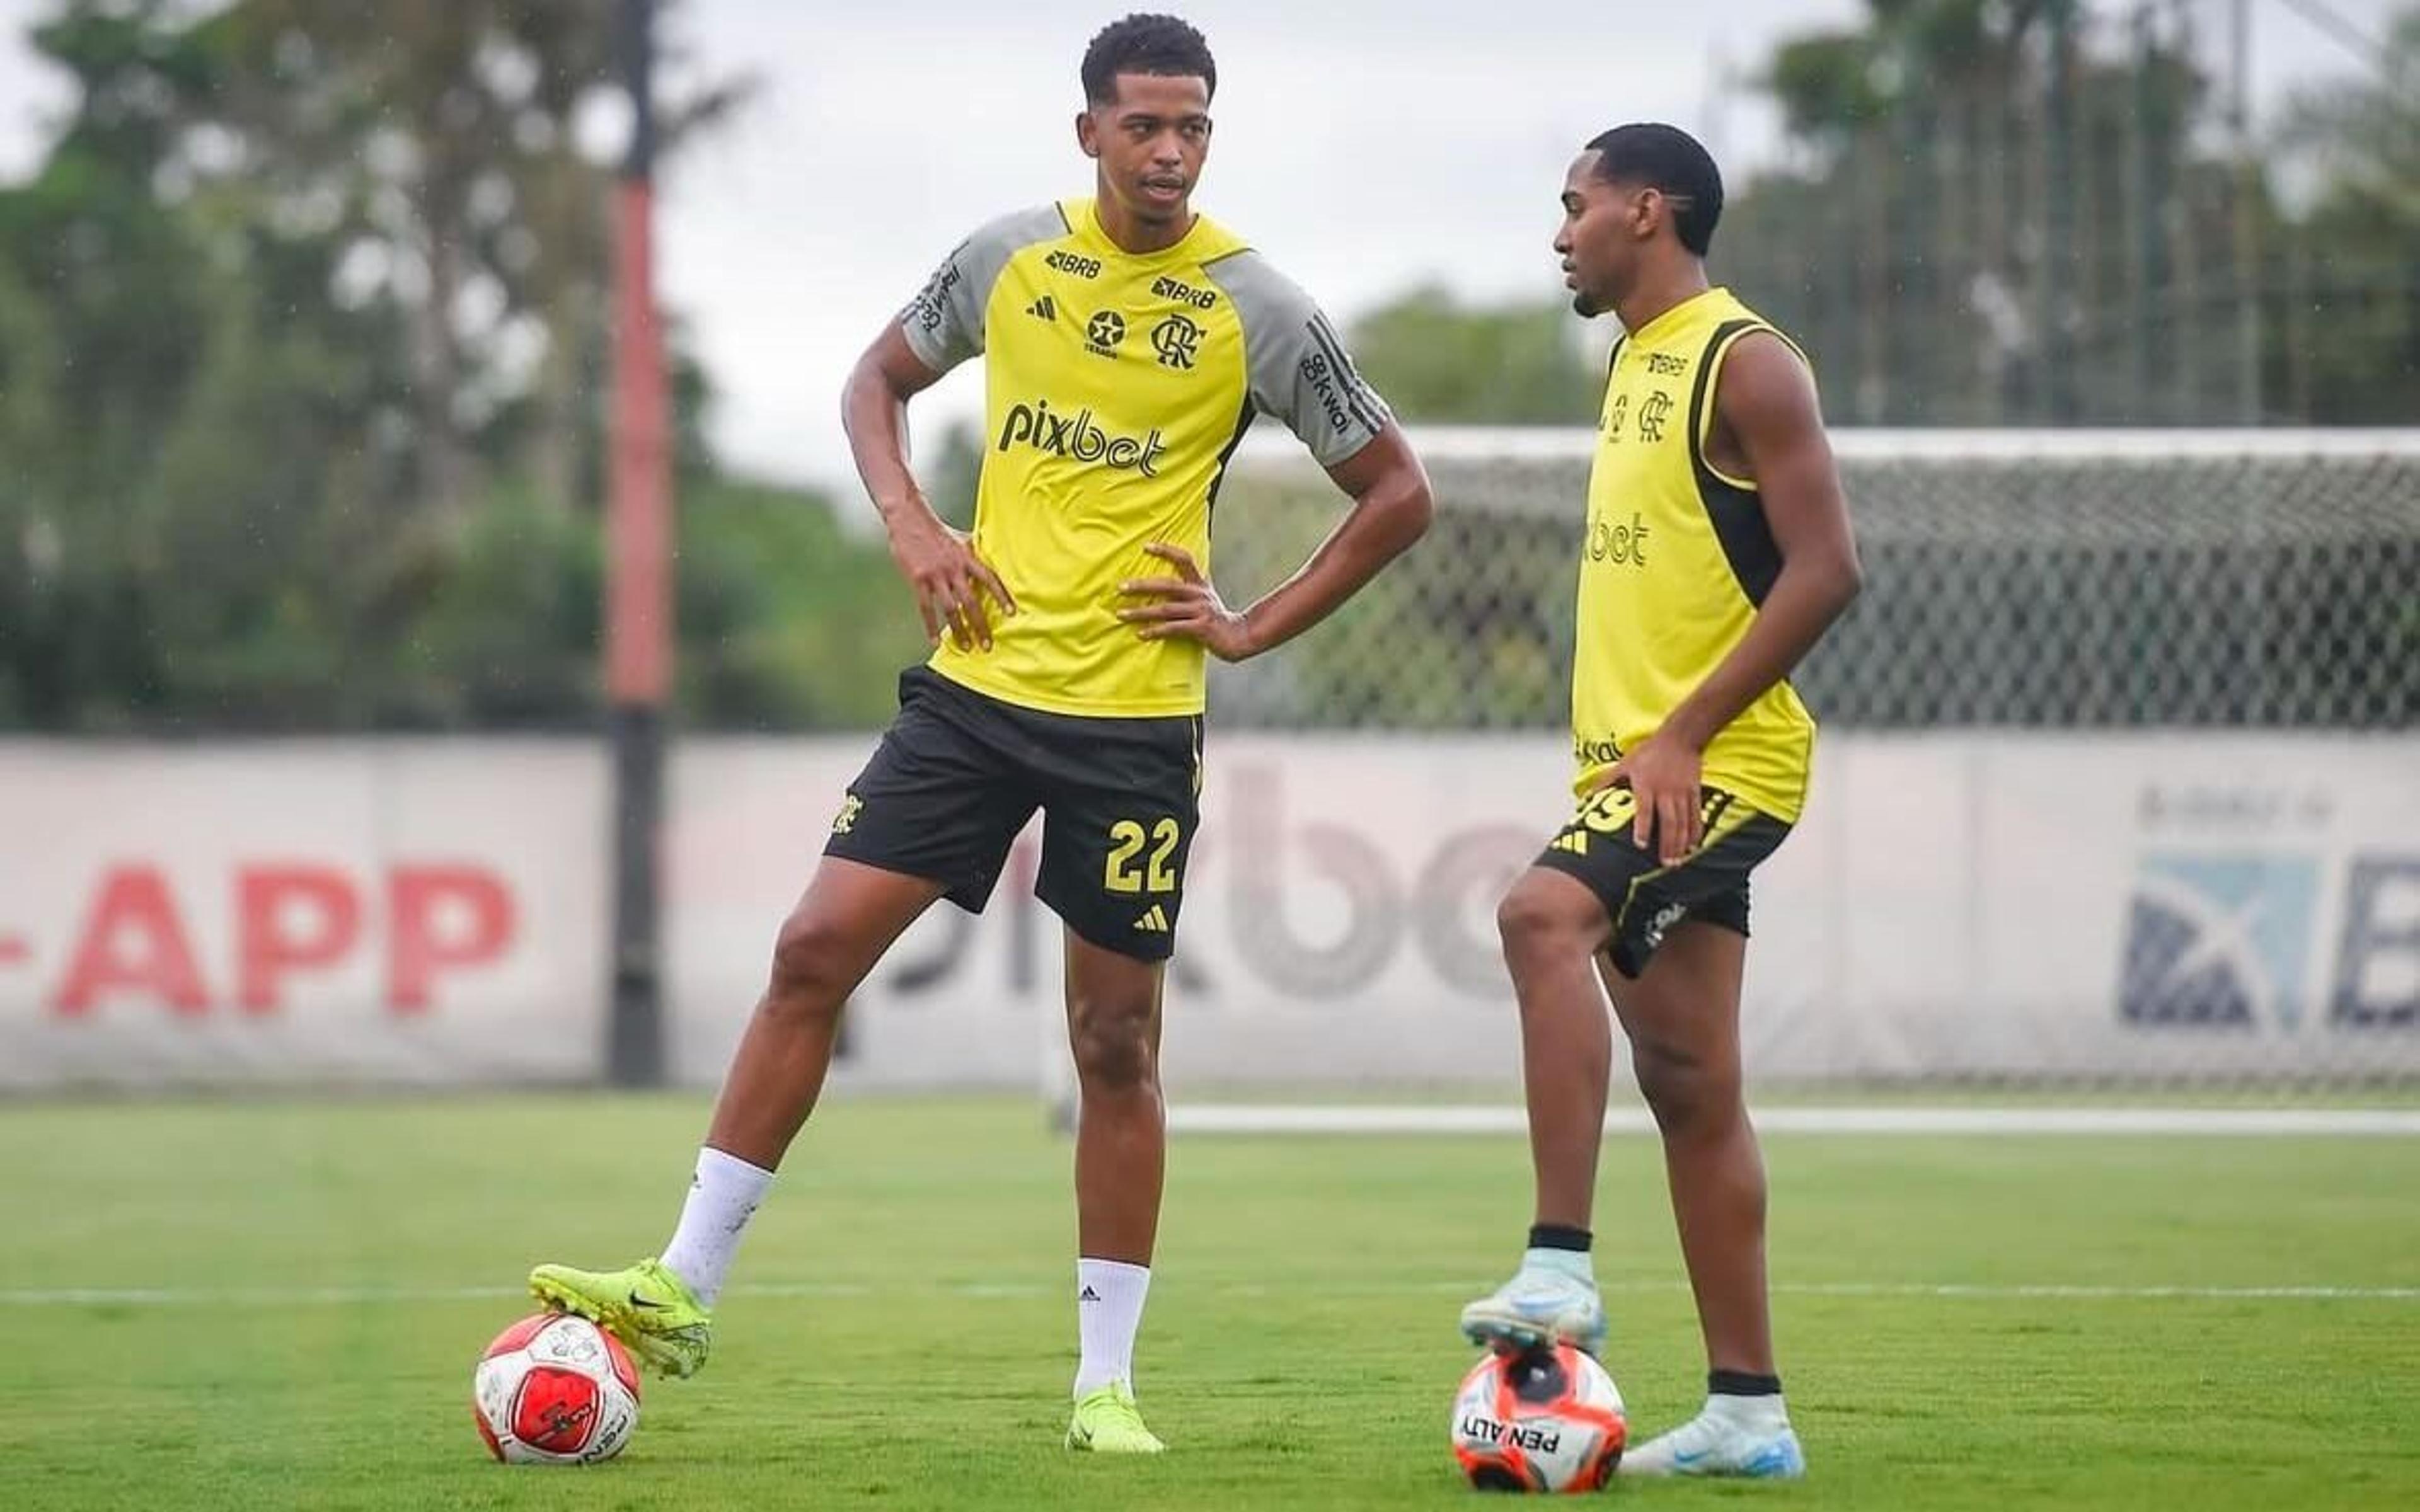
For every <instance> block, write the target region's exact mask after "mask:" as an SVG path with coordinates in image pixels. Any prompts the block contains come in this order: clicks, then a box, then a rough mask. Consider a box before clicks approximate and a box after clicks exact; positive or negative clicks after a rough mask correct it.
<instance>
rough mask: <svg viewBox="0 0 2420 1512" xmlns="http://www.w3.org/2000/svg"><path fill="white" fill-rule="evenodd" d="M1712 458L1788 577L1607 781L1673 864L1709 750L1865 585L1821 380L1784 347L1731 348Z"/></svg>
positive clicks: (1759, 337)
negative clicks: (1630, 798) (1755, 507)
mask: <svg viewBox="0 0 2420 1512" xmlns="http://www.w3.org/2000/svg"><path fill="white" fill-rule="evenodd" d="M1707 450H1708V452H1709V454H1710V456H1711V459H1712V460H1714V462H1715V463H1717V464H1718V465H1720V466H1722V467H1724V468H1725V470H1726V471H1745V473H1746V475H1747V476H1748V477H1750V478H1752V479H1754V480H1755V482H1756V485H1757V492H1758V494H1759V496H1760V497H1761V499H1762V500H1763V502H1764V515H1765V522H1766V524H1767V525H1768V526H1769V527H1770V528H1771V530H1772V532H1773V539H1774V544H1775V545H1776V546H1777V547H1778V548H1780V550H1781V570H1780V572H1779V574H1778V575H1776V578H1775V579H1774V583H1773V587H1772V589H1771V590H1770V591H1769V592H1767V593H1766V594H1765V597H1764V602H1763V603H1762V604H1761V605H1759V606H1758V608H1757V614H1756V622H1755V624H1753V625H1750V626H1749V628H1748V632H1747V634H1746V635H1745V636H1743V637H1741V639H1740V642H1739V644H1738V645H1736V646H1733V647H1732V648H1731V650H1730V655H1729V656H1725V657H1724V658H1723V659H1722V661H1721V663H1720V664H1719V665H1717V666H1716V667H1715V668H1714V671H1713V672H1711V673H1709V674H1708V675H1707V677H1706V680H1705V681H1704V682H1702V683H1700V684H1699V685H1698V687H1697V688H1696V689H1695V690H1693V691H1692V692H1691V693H1690V694H1689V696H1688V697H1687V698H1685V699H1683V700H1682V701H1681V703H1680V706H1679V707H1677V708H1675V709H1674V710H1673V711H1672V714H1671V716H1670V717H1668V718H1667V719H1666V720H1665V721H1664V724H1663V727H1662V728H1661V729H1659V730H1658V731H1657V732H1656V733H1655V734H1654V735H1653V736H1652V737H1651V738H1650V739H1649V740H1648V741H1646V742H1644V743H1642V744H1641V745H1640V746H1639V748H1637V750H1635V751H1633V752H1632V753H1631V754H1630V755H1628V756H1626V757H1624V758H1623V759H1622V760H1621V762H1619V763H1617V764H1615V766H1614V768H1613V770H1612V771H1611V772H1609V773H1607V774H1606V780H1607V781H1614V780H1622V781H1626V782H1627V783H1628V784H1629V785H1630V787H1631V788H1632V790H1633V792H1634V793H1635V794H1636V795H1637V812H1638V818H1637V826H1636V828H1635V829H1634V831H1633V833H1634V835H1635V836H1636V838H1637V841H1638V842H1639V843H1640V844H1642V845H1643V844H1646V843H1648V842H1649V837H1650V834H1651V832H1652V834H1653V835H1654V836H1655V843H1656V846H1657V850H1658V852H1659V853H1660V855H1661V857H1662V858H1663V860H1664V861H1665V862H1666V863H1667V864H1671V863H1674V862H1677V861H1679V860H1680V859H1681V858H1682V857H1683V856H1685V855H1687V854H1688V853H1689V852H1690V851H1692V850H1694V849H1696V848H1697V845H1698V843H1699V841H1700V840H1701V839H1702V838H1703V837H1702V835H1701V833H1700V829H1699V825H1700V817H1699V807H1698V779H1699V757H1700V756H1701V754H1702V753H1703V752H1704V750H1705V748H1706V745H1707V743H1708V742H1710V741H1712V740H1713V739H1714V735H1715V734H1716V733H1717V732H1719V731H1721V730H1722V729H1723V727H1725V726H1726V725H1728V724H1730V722H1731V721H1732V720H1733V719H1736V718H1738V717H1740V714H1741V712H1742V711H1743V710H1745V709H1746V708H1747V706H1748V705H1749V704H1751V703H1754V702H1756V701H1757V700H1758V699H1760V698H1761V697H1763V696H1764V694H1765V692H1766V691H1767V690H1768V689H1770V688H1771V687H1773V686H1774V685H1775V684H1776V683H1778V682H1780V681H1781V680H1782V679H1783V678H1784V677H1786V676H1788V675H1789V674H1790V670H1791V669H1792V667H1794V666H1796V665H1797V664H1798V661H1799V658H1801V657H1803V656H1806V655H1807V651H1808V650H1809V649H1811V648H1812V647H1813V646H1814V644H1815V642H1816V641H1817V640H1821V639H1822V638H1823V632H1824V631H1825V630H1826V629H1828V628H1830V627H1831V625H1832V622H1833V621H1834V620H1837V619H1838V618H1839V617H1840V612H1841V611H1842V610H1843V609H1847V608H1848V607H1849V604H1850V602H1851V601H1852V600H1854V598H1855V597H1856V596H1857V592H1858V589H1859V587H1860V586H1861V585H1862V582H1863V573H1862V571H1861V569H1860V568H1859V566H1858V564H1857V546H1856V541H1855V538H1854V536H1853V535H1852V533H1851V532H1850V529H1849V511H1848V505H1847V502H1846V501H1845V500H1844V499H1843V497H1842V494H1841V490H1840V474H1839V470H1838V468H1837V467H1836V466H1835V465H1834V463H1833V460H1832V445H1831V442H1830V441H1829V440H1826V439H1825V437H1824V434H1823V414H1822V411H1821V410H1820V409H1818V407H1817V404H1816V399H1815V382H1814V379H1813V378H1811V377H1810V376H1809V375H1808V374H1807V368H1806V365H1805V364H1804V363H1801V362H1800V361H1799V360H1798V357H1797V355H1796V354H1795V353H1794V352H1792V350H1791V349H1790V348H1789V347H1788V346H1786V345H1785V344H1784V343H1782V342H1781V341H1780V340H1779V339H1777V338H1776V337H1773V336H1770V335H1765V334H1763V333H1761V332H1759V333H1755V334H1751V335H1747V336H1744V337H1742V338H1741V339H1740V341H1739V344H1738V345H1737V346H1735V347H1732V348H1731V350H1730V355H1729V357H1728V358H1727V359H1726V361H1725V362H1724V363H1723V369H1722V375H1721V382H1720V385H1719V386H1718V387H1717V388H1716V389H1715V391H1714V435H1713V436H1712V437H1711V438H1709V440H1708V442H1707Z"/></svg>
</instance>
